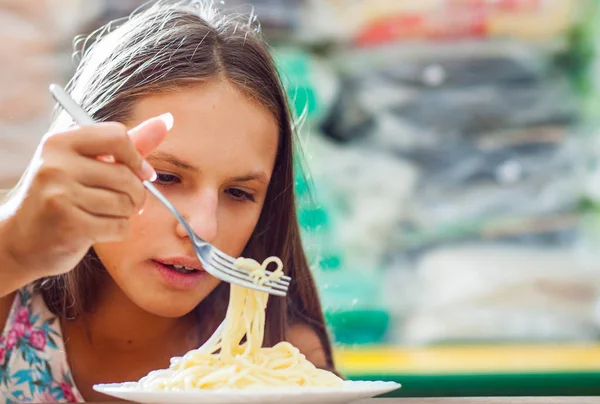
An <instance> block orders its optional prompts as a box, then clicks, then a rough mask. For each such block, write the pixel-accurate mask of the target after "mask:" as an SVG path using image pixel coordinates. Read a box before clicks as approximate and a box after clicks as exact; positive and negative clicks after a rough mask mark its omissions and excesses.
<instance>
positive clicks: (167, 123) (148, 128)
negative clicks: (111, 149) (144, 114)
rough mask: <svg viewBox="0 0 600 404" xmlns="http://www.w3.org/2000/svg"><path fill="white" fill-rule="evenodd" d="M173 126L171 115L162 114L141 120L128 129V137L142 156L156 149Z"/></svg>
mask: <svg viewBox="0 0 600 404" xmlns="http://www.w3.org/2000/svg"><path fill="white" fill-rule="evenodd" d="M172 127H173V115H171V114H170V113H166V114H162V115H160V116H157V117H155V118H150V119H148V120H147V121H144V122H142V123H141V124H139V125H138V126H136V127H135V128H133V129H131V130H130V131H129V137H130V138H131V141H132V142H133V144H134V146H135V148H136V149H137V151H138V152H139V153H140V154H141V155H142V156H144V157H145V156H147V155H148V154H150V153H151V152H152V150H154V149H156V147H158V145H160V144H161V143H162V141H163V140H164V139H165V137H166V136H167V132H168V131H170V130H171V128H172Z"/></svg>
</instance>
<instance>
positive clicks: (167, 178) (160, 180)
mask: <svg viewBox="0 0 600 404" xmlns="http://www.w3.org/2000/svg"><path fill="white" fill-rule="evenodd" d="M179 182H181V179H180V178H179V177H178V176H176V175H173V174H165V173H156V181H154V183H156V184H160V185H169V184H177V183H179Z"/></svg>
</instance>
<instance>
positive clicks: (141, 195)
mask: <svg viewBox="0 0 600 404" xmlns="http://www.w3.org/2000/svg"><path fill="white" fill-rule="evenodd" d="M76 158H78V159H80V160H79V161H77V162H73V164H72V165H73V166H74V167H77V172H76V174H75V178H76V180H77V181H78V182H79V183H80V184H82V185H84V186H86V187H90V188H101V189H105V190H109V191H113V192H121V193H123V194H126V195H127V196H128V197H129V198H130V199H131V203H132V204H133V206H134V207H135V208H136V209H137V210H139V209H141V208H142V206H143V205H144V201H145V200H146V189H145V188H144V185H143V184H142V182H141V181H140V180H139V179H138V178H137V177H136V175H135V174H134V173H133V172H132V171H131V170H130V169H129V168H128V167H127V166H125V165H123V164H120V163H106V162H104V161H99V160H95V159H90V158H86V157H76Z"/></svg>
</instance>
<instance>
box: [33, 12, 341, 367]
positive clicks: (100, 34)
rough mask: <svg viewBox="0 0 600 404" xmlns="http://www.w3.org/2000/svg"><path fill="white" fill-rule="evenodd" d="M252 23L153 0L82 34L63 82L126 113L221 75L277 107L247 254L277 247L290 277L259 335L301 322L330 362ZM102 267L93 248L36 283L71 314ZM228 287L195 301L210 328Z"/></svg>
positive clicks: (62, 120)
mask: <svg viewBox="0 0 600 404" xmlns="http://www.w3.org/2000/svg"><path fill="white" fill-rule="evenodd" d="M256 27H257V24H256V22H255V18H253V17H252V16H250V17H249V16H245V17H240V16H236V15H231V14H226V13H223V12H222V11H219V10H217V9H216V8H215V7H214V6H213V5H212V2H210V3H208V2H206V1H177V2H173V1H159V2H155V3H153V4H149V5H147V6H145V7H144V8H142V9H138V10H137V11H136V12H134V13H133V14H132V15H131V16H130V17H129V18H127V19H124V20H121V21H117V22H113V23H111V24H108V25H107V26H105V27H103V28H102V29H100V30H98V31H97V32H95V33H94V34H92V36H90V37H88V38H87V39H86V40H85V41H84V42H82V43H81V44H82V45H83V49H82V50H81V51H80V52H81V61H80V63H79V66H78V68H77V71H76V73H75V75H74V77H73V79H72V80H71V82H70V83H69V85H68V87H67V90H68V91H69V92H70V93H71V95H72V96H73V98H74V99H75V100H76V101H77V102H78V103H79V104H80V105H81V106H82V107H83V108H84V109H85V110H86V111H87V112H88V113H89V114H90V115H91V116H92V117H93V118H94V119H95V120H97V121H108V120H111V121H121V122H123V121H125V120H126V119H127V117H128V114H129V113H130V111H131V108H132V105H133V104H134V103H135V102H136V100H138V99H139V98H140V97H143V96H144V95H146V94H152V93H157V92H166V91H173V90H176V89H178V88H181V87H182V86H189V85H194V84H195V83H198V82H199V81H206V80H210V79H215V78H217V79H224V80H228V81H230V82H231V83H233V84H234V85H236V86H237V87H238V88H239V89H240V90H241V91H243V92H244V93H245V94H247V95H249V96H250V97H252V98H253V99H254V100H256V101H257V102H259V103H261V104H262V105H264V106H265V107H266V108H268V109H269V110H270V111H271V112H272V113H273V115H274V116H275V118H276V119H277V121H278V124H279V128H280V131H279V145H278V151H277V157H276V160H275V166H274V170H273V175H272V179H271V182H270V184H269V188H268V191H267V196H266V200H265V203H264V207H263V209H262V213H261V215H260V218H259V220H258V223H257V225H256V228H255V230H254V232H253V234H252V236H251V238H250V240H249V242H248V244H247V246H246V248H245V250H244V252H243V255H244V256H246V257H252V258H254V259H256V260H259V261H260V260H264V259H265V258H267V257H268V256H270V255H276V256H279V257H280V258H281V260H282V261H283V263H284V269H285V271H286V273H287V274H288V275H290V276H291V277H292V278H293V279H294V281H293V282H292V284H291V286H290V290H289V293H288V296H287V298H271V299H270V301H269V305H268V307H267V324H266V329H265V344H266V345H273V344H275V343H277V342H279V341H282V340H284V339H285V338H286V330H287V329H289V327H290V326H293V325H298V324H303V325H307V326H309V327H310V328H311V329H312V330H314V331H315V332H316V333H317V334H318V336H319V337H320V340H321V342H322V344H323V347H324V350H325V354H326V358H327V366H328V367H329V368H330V369H332V370H333V369H334V364H333V358H332V352H331V344H330V341H329V337H328V335H327V331H326V327H325V322H324V318H323V313H322V310H321V306H320V302H319V298H318V294H317V289H316V286H315V282H314V279H313V277H312V275H311V273H310V270H309V265H308V262H307V259H306V256H305V253H304V250H303V247H302V243H301V240H300V230H299V225H298V218H297V214H296V206H295V204H296V202H295V196H294V178H295V177H294V164H293V160H294V150H293V149H294V147H295V145H296V144H297V142H296V139H295V133H294V130H293V123H292V118H291V114H290V110H289V107H288V104H287V99H286V95H285V91H284V89H283V86H282V84H281V80H280V77H279V75H278V73H277V69H276V67H275V64H274V62H273V60H272V58H271V56H270V54H269V52H268V49H267V47H266V45H265V43H264V42H263V40H262V39H261V37H260V33H259V30H258V29H257V28H256ZM90 43H91V45H90ZM71 124H72V121H71V118H70V117H69V116H67V115H66V114H65V113H64V112H59V113H58V114H57V116H56V117H55V120H54V123H53V125H52V126H53V127H52V129H53V130H59V129H64V128H66V127H67V126H69V125H71ZM104 276H106V271H105V270H104V267H103V265H102V263H101V262H100V260H99V259H98V258H97V256H96V255H95V253H94V251H93V249H91V250H90V252H89V253H88V254H87V256H86V257H85V258H84V259H83V260H82V262H81V263H80V264H79V265H77V267H76V268H75V269H74V270H73V271H71V272H69V273H68V274H65V275H61V276H57V277H52V278H46V279H42V280H40V281H39V282H38V286H39V288H40V291H41V293H42V295H43V297H44V299H45V301H46V303H47V305H48V307H49V308H50V310H52V311H53V312H54V313H55V314H57V315H60V316H64V317H66V318H72V317H75V316H79V315H82V314H85V313H86V312H89V311H90V310H92V308H93V305H94V301H95V299H96V296H97V291H98V289H99V288H100V287H101V284H102V279H103V277H104ZM228 294H229V287H228V284H226V283H222V284H221V285H219V286H218V287H217V288H216V289H215V290H214V291H213V292H212V293H211V294H210V295H209V296H208V297H207V298H206V299H205V300H204V301H203V302H202V303H200V304H199V305H198V307H197V308H196V310H195V312H196V314H197V315H198V318H199V319H202V321H203V325H204V324H206V327H203V328H204V329H205V332H206V333H210V332H212V331H213V330H214V329H215V328H216V325H217V323H218V322H219V321H220V319H222V318H223V317H224V314H225V309H226V306H227V300H226V299H227V297H228ZM204 337H205V336H204Z"/></svg>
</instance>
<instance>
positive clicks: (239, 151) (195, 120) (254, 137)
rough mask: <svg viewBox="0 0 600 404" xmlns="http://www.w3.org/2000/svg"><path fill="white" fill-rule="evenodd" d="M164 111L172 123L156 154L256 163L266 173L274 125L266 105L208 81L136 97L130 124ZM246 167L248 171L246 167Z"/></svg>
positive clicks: (276, 131) (273, 142)
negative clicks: (171, 116)
mask: <svg viewBox="0 0 600 404" xmlns="http://www.w3.org/2000/svg"><path fill="white" fill-rule="evenodd" d="M166 112H170V113H171V114H173V116H174V118H175V123H174V126H173V129H172V130H171V131H170V132H169V134H168V136H167V138H166V139H165V141H164V142H163V144H161V145H160V146H159V147H158V148H157V151H165V152H169V153H171V154H175V155H181V156H182V158H186V159H188V160H192V161H199V162H200V163H201V165H202V166H205V165H207V164H212V165H213V166H214V165H221V164H223V163H224V162H226V163H228V164H234V165H238V166H239V165H240V163H241V161H240V160H243V161H245V162H247V163H248V164H254V165H260V166H261V167H252V168H254V169H257V168H260V169H263V170H266V171H267V172H268V173H269V174H270V172H271V170H272V166H273V164H274V161H275V155H276V151H277V145H278V141H279V125H278V123H277V120H276V119H275V117H274V116H273V114H272V113H271V111H269V110H268V109H267V108H266V107H264V106H263V105H261V104H259V103H258V102H257V101H256V100H254V99H252V98H251V97H249V96H248V95H246V94H244V93H242V92H241V91H239V90H238V89H237V88H236V87H235V86H233V85H231V84H230V83H228V82H226V81H216V80H215V81H207V82H202V83H199V84H197V85H194V86H189V87H182V88H179V89H176V90H174V91H169V92H166V93H164V94H157V95H150V96H146V97H144V98H142V99H140V100H139V101H138V102H136V104H135V105H134V107H133V110H132V114H131V117H130V122H128V124H129V126H131V127H133V126H135V125H137V124H139V123H141V122H143V121H144V120H146V119H148V118H151V117H153V116H157V115H160V114H163V113H166ZM250 168H251V167H248V169H250Z"/></svg>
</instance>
